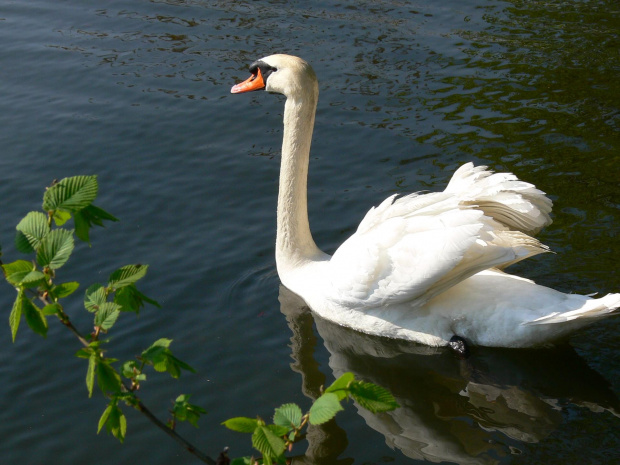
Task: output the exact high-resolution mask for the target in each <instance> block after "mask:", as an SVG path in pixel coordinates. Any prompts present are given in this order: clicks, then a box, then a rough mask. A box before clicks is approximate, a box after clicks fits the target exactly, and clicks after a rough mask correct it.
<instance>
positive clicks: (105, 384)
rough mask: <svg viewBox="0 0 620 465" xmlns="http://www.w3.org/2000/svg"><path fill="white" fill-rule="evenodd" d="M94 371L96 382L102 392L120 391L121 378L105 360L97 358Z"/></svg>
mask: <svg viewBox="0 0 620 465" xmlns="http://www.w3.org/2000/svg"><path fill="white" fill-rule="evenodd" d="M96 372H97V384H98V385H99V388H100V389H101V391H102V392H103V393H104V394H107V393H108V392H111V393H116V392H120V390H121V378H120V376H119V374H118V373H117V372H116V370H115V369H114V368H112V367H111V366H110V364H109V363H108V362H107V361H105V360H101V359H98V360H97V367H96Z"/></svg>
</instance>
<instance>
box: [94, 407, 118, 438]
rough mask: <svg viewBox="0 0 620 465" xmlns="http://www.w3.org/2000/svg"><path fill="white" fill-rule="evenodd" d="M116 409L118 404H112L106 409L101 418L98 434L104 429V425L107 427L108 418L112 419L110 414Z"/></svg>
mask: <svg viewBox="0 0 620 465" xmlns="http://www.w3.org/2000/svg"><path fill="white" fill-rule="evenodd" d="M114 407H116V404H113V403H110V404H109V405H108V406H107V407H106V409H105V410H104V411H103V414H102V415H101V417H100V418H99V424H98V425H97V434H99V431H101V428H103V425H105V424H106V423H107V422H108V418H110V413H112V409H113V408H114Z"/></svg>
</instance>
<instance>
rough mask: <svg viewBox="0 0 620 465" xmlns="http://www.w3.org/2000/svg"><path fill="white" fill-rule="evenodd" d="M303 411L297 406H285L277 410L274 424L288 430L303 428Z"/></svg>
mask: <svg viewBox="0 0 620 465" xmlns="http://www.w3.org/2000/svg"><path fill="white" fill-rule="evenodd" d="M302 415H303V414H302V412H301V409H300V408H299V406H298V405H297V404H284V405H282V406H280V407H279V408H277V409H276V411H275V413H274V415H273V422H274V423H275V424H276V425H279V426H286V427H287V428H290V429H293V428H299V427H300V426H301V417H302Z"/></svg>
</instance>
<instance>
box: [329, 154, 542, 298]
mask: <svg viewBox="0 0 620 465" xmlns="http://www.w3.org/2000/svg"><path fill="white" fill-rule="evenodd" d="M464 167H465V168H466V169H463V167H461V169H459V170H458V171H457V172H456V173H455V176H456V175H457V174H458V175H459V177H458V178H457V180H456V181H455V183H453V182H452V181H451V183H450V184H451V185H452V188H451V189H450V190H448V189H447V190H446V191H444V192H442V193H431V194H424V195H419V194H412V195H409V196H406V197H401V198H398V199H396V196H392V197H389V198H388V199H386V200H385V201H384V202H382V203H381V204H380V205H379V206H378V207H376V208H373V209H371V210H370V211H369V212H368V213H367V214H366V216H365V217H364V219H363V221H362V222H361V224H360V226H359V228H358V230H357V231H356V233H355V234H353V235H352V236H351V237H350V238H349V239H348V240H347V241H345V242H344V243H343V244H342V246H341V247H340V248H339V249H338V250H337V251H336V253H335V254H334V256H333V257H332V259H331V261H330V265H329V268H330V280H331V283H332V286H333V287H332V293H331V294H332V299H333V300H335V301H337V302H339V303H341V304H344V305H365V306H372V307H376V306H383V305H390V304H395V303H403V302H409V303H410V304H411V305H412V306H417V305H420V304H422V303H424V302H426V301H427V300H429V299H430V298H432V297H433V296H435V295H437V294H439V293H441V292H443V291H444V290H445V289H448V288H449V287H451V286H453V285H455V284H457V283H458V282H460V281H462V280H463V279H466V278H467V277H469V276H472V275H473V274H475V273H477V272H479V271H482V270H484V269H488V268H491V267H505V266H508V265H509V264H512V263H514V262H516V261H519V260H522V259H524V258H526V257H529V256H532V255H535V254H538V253H541V252H544V251H546V250H547V248H546V247H545V246H543V245H542V244H540V243H539V242H538V241H537V240H536V239H533V238H531V237H529V236H527V235H526V234H524V233H523V232H520V231H512V230H511V229H510V227H515V225H517V224H518V225H528V226H531V225H535V227H542V225H543V224H546V222H547V220H548V211H547V210H546V206H547V202H545V201H543V200H540V199H539V198H538V197H540V196H542V197H544V194H543V193H540V191H537V190H535V188H533V186H531V185H528V184H527V183H522V182H521V181H518V180H517V179H516V178H515V177H514V176H512V175H503V177H499V176H495V175H492V174H490V173H489V172H488V171H483V170H480V169H478V168H474V167H473V165H470V164H467V165H464ZM468 170H469V171H468ZM493 176H495V178H494V177H493ZM511 176H512V178H511ZM513 178H514V179H513ZM453 181H454V178H453ZM510 188H513V190H510ZM534 191H535V192H534ZM477 196H480V197H482V198H483V199H484V208H482V207H478V205H477V204H476V200H477ZM528 196H529V197H533V198H534V199H535V200H536V202H537V205H534V203H533V202H531V201H529V200H528ZM494 199H498V201H497V202H495V201H494ZM544 199H546V197H544ZM528 202H529V204H528ZM549 203H550V202H549ZM513 207H514V208H513ZM545 215H547V216H546V217H545ZM545 218H546V219H545ZM515 229H517V228H515ZM518 229H526V228H518ZM529 229H532V228H531V227H530V228H529Z"/></svg>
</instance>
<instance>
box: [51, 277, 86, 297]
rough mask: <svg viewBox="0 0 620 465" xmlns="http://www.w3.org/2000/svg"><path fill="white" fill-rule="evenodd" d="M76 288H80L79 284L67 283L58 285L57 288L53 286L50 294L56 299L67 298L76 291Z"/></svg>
mask: <svg viewBox="0 0 620 465" xmlns="http://www.w3.org/2000/svg"><path fill="white" fill-rule="evenodd" d="M78 287H80V283H78V282H75V281H71V282H68V283H62V284H58V285H57V286H54V288H53V289H52V292H53V294H54V295H55V296H56V297H58V298H59V299H62V298H64V297H68V296H70V295H71V294H73V293H74V292H75V291H76V290H77V288H78Z"/></svg>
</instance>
